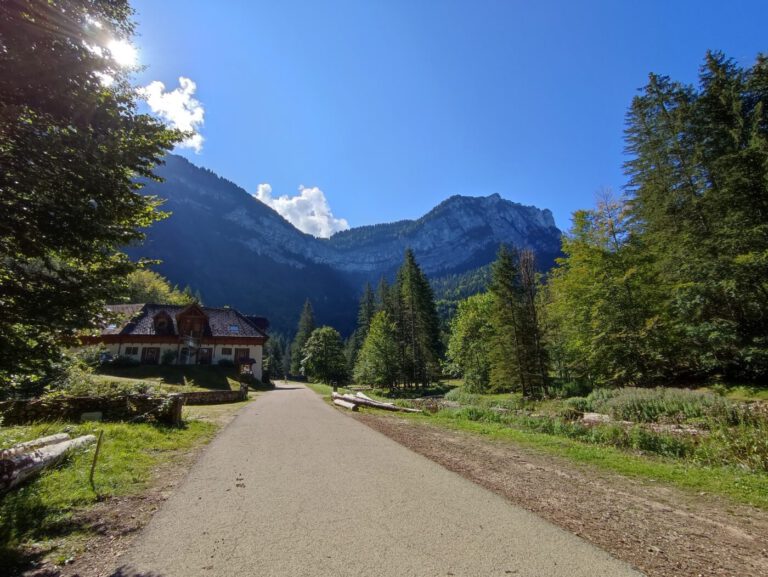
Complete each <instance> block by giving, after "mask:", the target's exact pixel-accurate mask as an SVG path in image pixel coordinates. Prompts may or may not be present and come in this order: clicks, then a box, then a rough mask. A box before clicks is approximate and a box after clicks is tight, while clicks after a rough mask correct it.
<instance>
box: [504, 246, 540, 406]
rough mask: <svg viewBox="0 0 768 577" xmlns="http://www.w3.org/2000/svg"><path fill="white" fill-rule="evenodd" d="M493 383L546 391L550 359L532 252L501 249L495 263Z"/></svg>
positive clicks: (531, 392) (528, 391) (530, 394)
mask: <svg viewBox="0 0 768 577" xmlns="http://www.w3.org/2000/svg"><path fill="white" fill-rule="evenodd" d="M490 292H491V295H492V311H493V315H492V319H491V324H492V327H493V331H492V333H491V334H492V336H491V342H492V346H491V350H490V359H491V371H490V376H491V379H490V380H491V384H492V386H493V387H494V388H495V389H497V390H509V389H510V388H519V389H520V390H521V392H522V393H523V396H526V397H542V396H544V395H546V394H547V384H548V380H549V374H548V359H547V354H546V350H545V348H544V341H543V337H542V333H541V327H540V325H539V321H538V312H537V310H536V307H537V305H538V299H537V298H536V292H537V280H536V267H535V263H534V258H533V254H532V253H531V252H530V251H522V252H520V251H517V250H509V249H507V248H506V247H505V246H504V245H502V246H501V248H500V249H499V254H498V258H497V259H496V262H495V263H494V264H493V269H492V281H491V291H490Z"/></svg>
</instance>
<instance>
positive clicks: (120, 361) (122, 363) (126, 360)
mask: <svg viewBox="0 0 768 577" xmlns="http://www.w3.org/2000/svg"><path fill="white" fill-rule="evenodd" d="M110 364H111V365H112V366H113V367H121V368H122V367H138V366H139V364H140V363H139V361H137V360H136V359H134V358H133V357H126V356H123V355H118V356H116V357H115V358H114V359H112V362H111V363H110Z"/></svg>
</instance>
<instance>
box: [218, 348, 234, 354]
mask: <svg viewBox="0 0 768 577" xmlns="http://www.w3.org/2000/svg"><path fill="white" fill-rule="evenodd" d="M221 354H222V356H226V355H231V354H232V349H231V348H226V349H221Z"/></svg>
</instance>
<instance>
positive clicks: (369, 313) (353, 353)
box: [344, 283, 376, 374]
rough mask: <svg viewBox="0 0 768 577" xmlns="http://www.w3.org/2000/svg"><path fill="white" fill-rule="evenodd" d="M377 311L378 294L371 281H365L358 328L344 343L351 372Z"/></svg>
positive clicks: (359, 309)
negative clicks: (375, 292)
mask: <svg viewBox="0 0 768 577" xmlns="http://www.w3.org/2000/svg"><path fill="white" fill-rule="evenodd" d="M375 313H376V295H375V294H374V292H373V289H372V288H371V284H370V283H365V288H364V289H363V295H362V296H361V297H360V305H359V308H358V312H357V328H356V329H355V330H354V331H353V332H352V334H351V335H350V337H349V339H347V342H346V343H345V345H344V355H345V357H346V359H347V366H348V367H349V374H352V372H353V370H354V366H355V361H356V359H357V353H358V352H359V351H360V348H361V347H362V346H363V342H364V341H365V337H366V335H367V334H368V327H370V325H371V319H372V318H373V315H374V314H375Z"/></svg>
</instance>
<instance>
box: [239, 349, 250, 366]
mask: <svg viewBox="0 0 768 577" xmlns="http://www.w3.org/2000/svg"><path fill="white" fill-rule="evenodd" d="M249 358H251V355H250V354H248V349H235V364H236V365H239V364H242V363H245V364H248V359H249Z"/></svg>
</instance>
